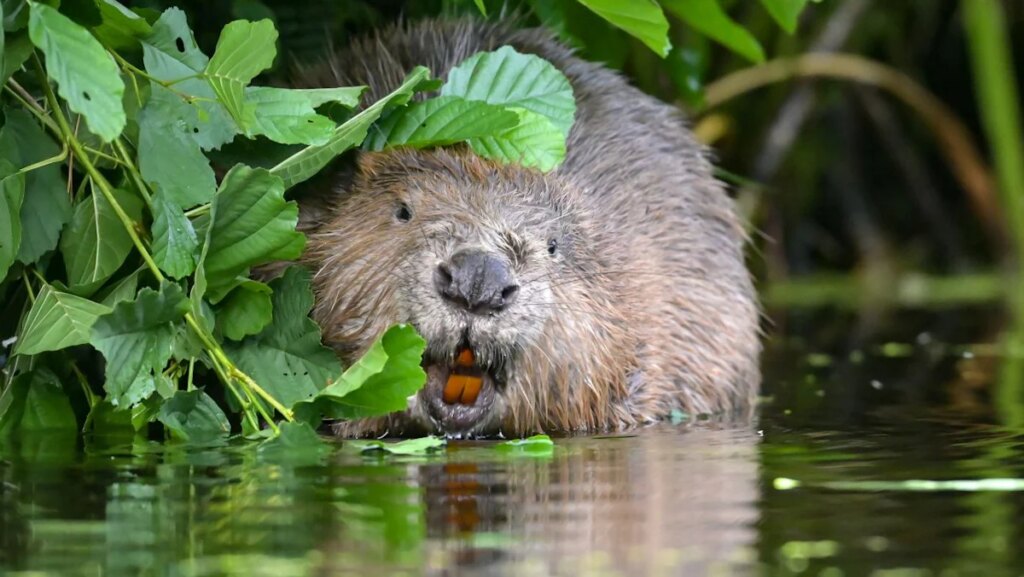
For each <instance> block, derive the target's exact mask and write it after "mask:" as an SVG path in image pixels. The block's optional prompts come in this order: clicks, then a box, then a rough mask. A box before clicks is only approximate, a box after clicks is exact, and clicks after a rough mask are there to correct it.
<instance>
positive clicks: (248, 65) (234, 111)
mask: <svg viewBox="0 0 1024 577" xmlns="http://www.w3.org/2000/svg"><path fill="white" fill-rule="evenodd" d="M276 43H277V29H276V28H274V23H273V22H272V21H270V20H268V19H267V20H260V21H258V22H249V21H248V20H236V21H234V22H229V23H228V25H227V26H225V27H224V28H223V29H222V30H221V31H220V38H219V39H218V40H217V49H216V50H214V53H213V58H211V59H210V62H209V64H207V65H206V71H205V73H204V75H205V76H206V80H207V82H209V83H210V86H211V87H212V88H213V91H214V93H215V94H217V97H218V98H219V99H220V101H221V102H222V103H223V104H224V107H225V108H227V109H228V113H229V114H231V117H232V118H234V119H235V122H236V123H237V124H238V126H239V127H241V128H242V129H243V130H245V129H247V128H248V127H249V126H251V125H252V110H251V108H250V109H249V111H248V112H246V109H245V87H246V86H248V85H249V83H250V82H252V79H253V78H256V75H257V74H259V73H260V72H263V71H264V70H266V69H267V68H270V66H271V65H272V64H273V63H274V57H275V56H277V44H276Z"/></svg>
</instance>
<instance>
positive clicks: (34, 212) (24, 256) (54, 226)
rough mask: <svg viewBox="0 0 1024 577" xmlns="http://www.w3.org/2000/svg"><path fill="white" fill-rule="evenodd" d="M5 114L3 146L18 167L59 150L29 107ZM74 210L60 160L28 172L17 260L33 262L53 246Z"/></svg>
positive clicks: (0, 134) (0, 145) (0, 140)
mask: <svg viewBox="0 0 1024 577" xmlns="http://www.w3.org/2000/svg"><path fill="white" fill-rule="evenodd" d="M4 114H5V115H6V116H7V123H6V124H4V127H3V130H2V131H0V150H3V155H4V157H6V158H7V159H8V160H10V161H12V162H13V163H14V164H15V166H17V167H18V168H19V169H21V168H25V167H26V166H29V165H32V164H35V163H37V162H42V161H44V160H46V159H49V158H53V157H55V156H57V154H58V153H60V148H58V147H57V145H56V144H55V143H54V142H53V140H51V139H50V137H49V136H47V135H46V133H45V132H43V130H42V128H40V126H39V125H38V124H37V123H36V121H35V119H33V118H32V116H31V115H30V114H29V113H28V112H27V111H25V110H22V109H20V108H15V109H7V110H5V111H4ZM71 214H72V209H71V202H70V201H68V195H67V190H66V188H65V185H64V178H63V176H62V175H61V173H60V165H59V164H57V163H54V164H50V165H48V166H43V167H41V168H36V169H34V170H32V171H29V172H28V173H26V174H25V200H24V202H23V203H22V205H21V246H20V247H19V249H18V260H19V261H20V262H23V263H25V264H31V263H34V262H36V261H37V260H39V258H40V257H42V256H43V255H44V254H45V253H47V252H49V251H51V250H53V249H54V248H55V247H56V246H57V240H58V238H59V237H60V231H61V229H62V228H64V225H65V224H67V222H68V220H70V219H71Z"/></svg>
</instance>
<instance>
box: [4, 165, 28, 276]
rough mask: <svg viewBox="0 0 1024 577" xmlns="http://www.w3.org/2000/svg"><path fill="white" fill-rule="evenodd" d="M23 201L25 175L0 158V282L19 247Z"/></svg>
mask: <svg viewBox="0 0 1024 577" xmlns="http://www.w3.org/2000/svg"><path fill="white" fill-rule="evenodd" d="M24 199H25V175H24V174H20V173H19V172H18V169H17V167H15V166H14V165H13V164H11V163H10V162H9V161H8V160H7V159H5V158H2V157H0V281H2V280H3V279H4V277H6V276H7V270H8V269H9V268H10V267H11V265H12V264H14V260H15V258H17V256H18V248H19V247H20V246H21V203H22V201H23V200H24Z"/></svg>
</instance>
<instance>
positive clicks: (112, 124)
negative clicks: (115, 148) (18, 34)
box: [28, 2, 126, 142]
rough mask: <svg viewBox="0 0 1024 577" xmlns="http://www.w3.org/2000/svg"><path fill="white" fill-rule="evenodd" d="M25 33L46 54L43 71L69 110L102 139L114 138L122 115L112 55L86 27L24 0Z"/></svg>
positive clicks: (121, 91)
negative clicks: (26, 11)
mask: <svg viewBox="0 0 1024 577" xmlns="http://www.w3.org/2000/svg"><path fill="white" fill-rule="evenodd" d="M29 7H30V14H29V24H28V34H29V38H31V39H32V44H34V45H35V46H36V48H39V49H40V50H42V52H43V54H45V55H46V73H47V74H48V75H49V76H50V78H52V79H53V80H54V81H55V82H56V83H57V91H58V92H59V93H60V95H61V97H63V98H64V100H65V101H67V103H68V106H69V107H70V108H71V110H74V111H75V112H77V113H79V114H81V115H82V116H83V117H85V122H86V124H87V125H88V127H89V131H90V132H92V133H93V134H95V135H97V136H99V137H100V138H101V139H103V141H104V142H110V141H111V140H113V139H115V138H117V136H118V135H119V134H121V131H122V130H124V125H125V122H126V117H125V114H124V107H123V106H122V105H121V97H122V96H123V95H124V82H123V81H122V80H121V75H120V73H119V71H118V69H117V64H116V63H115V62H114V59H113V57H111V56H110V55H109V54H107V51H106V50H104V49H103V46H102V45H101V44H100V43H99V41H97V40H96V39H95V38H93V36H92V34H90V33H89V31H88V30H86V29H85V28H82V27H81V26H79V25H78V24H75V23H74V22H73V21H72V20H71V19H70V18H68V17H67V16H64V15H63V14H61V13H60V12H58V11H57V10H56V9H54V8H51V7H49V6H47V5H45V4H39V3H36V2H29Z"/></svg>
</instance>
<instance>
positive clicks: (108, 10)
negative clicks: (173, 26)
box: [93, 0, 153, 50]
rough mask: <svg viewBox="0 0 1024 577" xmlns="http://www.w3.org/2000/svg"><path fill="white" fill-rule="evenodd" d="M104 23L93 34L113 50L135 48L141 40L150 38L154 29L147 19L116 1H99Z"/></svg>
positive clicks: (98, 4) (94, 29)
mask: <svg viewBox="0 0 1024 577" xmlns="http://www.w3.org/2000/svg"><path fill="white" fill-rule="evenodd" d="M96 5H97V6H98V7H99V10H100V17H101V18H102V22H101V23H100V25H99V26H96V27H95V28H93V33H94V34H96V37H97V38H99V39H100V41H102V42H103V43H104V44H105V45H106V46H108V47H110V48H111V49H113V50H126V49H129V48H134V47H135V46H136V42H138V40H139V39H141V38H145V37H146V36H149V35H150V34H151V33H152V32H153V28H152V27H151V26H150V25H149V22H146V19H145V18H143V17H142V16H139V15H138V14H136V13H134V12H132V11H131V10H129V9H128V8H126V7H125V6H124V5H122V4H121V3H119V2H116V1H115V0H97V1H96Z"/></svg>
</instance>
